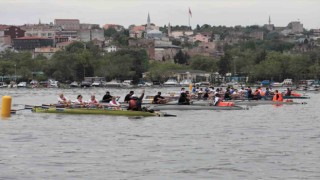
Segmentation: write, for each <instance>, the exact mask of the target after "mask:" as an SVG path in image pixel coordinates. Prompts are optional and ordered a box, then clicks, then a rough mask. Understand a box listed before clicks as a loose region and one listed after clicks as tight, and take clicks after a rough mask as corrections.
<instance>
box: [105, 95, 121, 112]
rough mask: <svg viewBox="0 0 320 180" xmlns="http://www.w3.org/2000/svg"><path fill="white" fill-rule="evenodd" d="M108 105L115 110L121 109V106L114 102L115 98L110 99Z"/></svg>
mask: <svg viewBox="0 0 320 180" xmlns="http://www.w3.org/2000/svg"><path fill="white" fill-rule="evenodd" d="M108 105H109V106H110V107H112V108H114V109H117V110H119V109H121V104H120V103H119V102H118V101H117V100H116V97H112V98H111V101H110V102H109V104H108Z"/></svg>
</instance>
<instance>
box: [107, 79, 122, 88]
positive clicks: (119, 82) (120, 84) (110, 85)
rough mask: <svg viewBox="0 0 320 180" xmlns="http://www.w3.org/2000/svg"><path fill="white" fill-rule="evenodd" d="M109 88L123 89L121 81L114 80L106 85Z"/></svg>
mask: <svg viewBox="0 0 320 180" xmlns="http://www.w3.org/2000/svg"><path fill="white" fill-rule="evenodd" d="M106 86H107V87H121V86H122V83H121V81H119V80H116V79H113V80H111V81H109V82H107V83H106Z"/></svg>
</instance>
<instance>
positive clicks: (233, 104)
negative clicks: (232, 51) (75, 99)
mask: <svg viewBox="0 0 320 180" xmlns="http://www.w3.org/2000/svg"><path fill="white" fill-rule="evenodd" d="M308 98H309V97H307V96H290V97H289V96H283V99H284V101H281V102H280V101H271V100H248V99H240V100H231V101H224V102H223V104H224V105H222V106H212V103H211V102H210V101H204V100H200V101H196V100H194V101H191V104H190V105H178V104H177V101H176V100H172V101H170V102H168V103H166V104H152V103H144V106H146V107H147V108H148V109H151V110H152V111H131V110H127V108H126V105H123V106H122V108H120V109H114V108H108V107H106V108H72V107H71V108H70V107H61V106H56V105H42V106H28V107H25V108H26V109H32V112H35V113H57V114H97V115H111V116H134V117H137V116H138V117H140V116H141V117H148V116H175V115H172V114H167V113H164V112H162V111H163V110H244V109H247V108H245V107H243V106H251V105H252V106H254V105H263V104H274V105H282V104H304V103H298V102H293V101H292V99H308Z"/></svg>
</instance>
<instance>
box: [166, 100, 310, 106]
mask: <svg viewBox="0 0 320 180" xmlns="http://www.w3.org/2000/svg"><path fill="white" fill-rule="evenodd" d="M224 102H233V103H234V104H235V105H239V106H240V105H250V106H255V105H264V104H288V105H291V104H306V102H292V101H288V102H287V101H269V100H251V101H249V100H234V101H224ZM161 106H162V105H161ZM191 106H200V107H201V106H202V107H203V106H205V107H207V106H208V107H212V106H210V102H209V101H193V102H192V104H191ZM214 107H217V106H214Z"/></svg>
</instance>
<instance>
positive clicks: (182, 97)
mask: <svg viewBox="0 0 320 180" xmlns="http://www.w3.org/2000/svg"><path fill="white" fill-rule="evenodd" d="M178 104H179V105H190V99H189V98H188V95H187V93H185V92H184V93H181V94H180V97H179V100H178Z"/></svg>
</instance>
